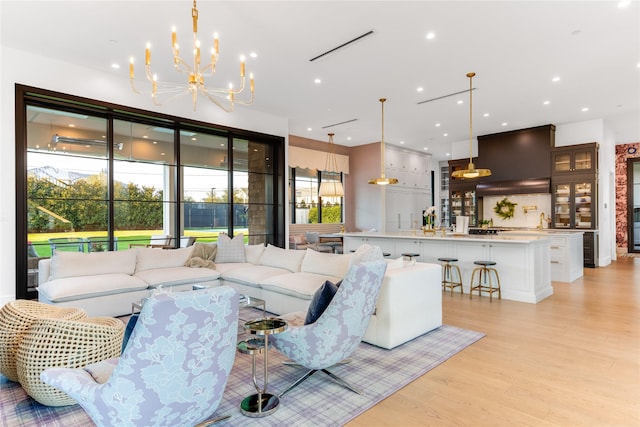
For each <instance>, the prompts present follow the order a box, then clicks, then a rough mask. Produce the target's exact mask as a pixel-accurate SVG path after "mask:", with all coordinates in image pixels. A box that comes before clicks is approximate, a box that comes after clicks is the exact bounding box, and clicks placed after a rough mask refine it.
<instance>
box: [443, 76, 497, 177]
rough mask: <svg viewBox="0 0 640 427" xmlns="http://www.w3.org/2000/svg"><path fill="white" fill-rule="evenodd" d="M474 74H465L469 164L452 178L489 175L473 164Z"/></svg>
mask: <svg viewBox="0 0 640 427" xmlns="http://www.w3.org/2000/svg"><path fill="white" fill-rule="evenodd" d="M475 75H476V73H467V77H469V164H468V165H467V168H466V169H460V170H457V171H454V172H453V173H452V174H451V176H452V177H453V178H465V179H469V178H479V177H481V176H489V175H491V171H490V170H489V169H476V166H475V165H474V164H473V148H472V147H473V77H474V76H475Z"/></svg>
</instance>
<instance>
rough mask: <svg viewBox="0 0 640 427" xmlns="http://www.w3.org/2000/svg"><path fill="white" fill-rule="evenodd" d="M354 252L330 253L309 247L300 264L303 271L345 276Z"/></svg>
mask: <svg viewBox="0 0 640 427" xmlns="http://www.w3.org/2000/svg"><path fill="white" fill-rule="evenodd" d="M352 255H353V254H344V255H343V254H329V253H324V252H318V251H314V250H313V249H307V250H306V253H305V255H304V259H303V260H302V265H301V266H300V271H302V272H303V273H316V274H325V275H327V274H328V275H329V276H336V277H344V275H345V274H347V270H348V269H349V261H350V260H351V257H352Z"/></svg>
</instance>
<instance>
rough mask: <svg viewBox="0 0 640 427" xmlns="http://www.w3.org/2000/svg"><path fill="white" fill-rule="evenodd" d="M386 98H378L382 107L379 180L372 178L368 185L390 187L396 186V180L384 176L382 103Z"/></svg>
mask: <svg viewBox="0 0 640 427" xmlns="http://www.w3.org/2000/svg"><path fill="white" fill-rule="evenodd" d="M386 100H387V98H380V105H381V106H382V138H381V139H380V178H372V179H370V180H369V184H378V185H390V184H397V183H398V178H387V177H386V176H385V174H384V102H385V101H386Z"/></svg>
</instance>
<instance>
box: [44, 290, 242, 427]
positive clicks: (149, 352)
mask: <svg viewBox="0 0 640 427" xmlns="http://www.w3.org/2000/svg"><path fill="white" fill-rule="evenodd" d="M237 325H238V294H237V293H236V291H234V290H233V289H232V288H230V287H227V286H222V287H217V288H212V289H205V290H198V291H189V292H173V293H167V294H158V295H155V296H153V297H151V298H150V299H149V300H148V301H147V302H146V303H145V305H144V307H143V309H142V311H141V312H140V318H139V320H138V322H137V323H136V326H135V328H134V329H133V332H132V334H131V338H130V339H129V343H128V344H127V347H126V349H125V350H124V352H123V353H122V355H121V357H120V358H119V360H118V363H117V365H115V368H113V373H112V375H111V377H110V378H109V379H108V381H107V382H106V383H104V384H99V383H97V382H96V381H95V380H94V378H93V377H92V376H91V374H90V372H88V371H87V370H85V369H65V368H52V369H47V370H46V371H44V372H43V373H42V374H41V379H42V381H44V382H45V383H47V384H50V385H52V386H54V387H56V388H58V389H60V390H62V391H64V392H65V393H67V394H68V395H69V396H71V397H73V398H74V399H75V400H76V401H77V402H78V403H79V404H80V405H81V406H82V407H83V408H84V410H85V411H86V412H87V414H88V415H89V416H90V417H91V418H92V419H93V421H94V422H95V423H96V425H98V426H193V425H195V424H197V423H199V422H202V421H203V420H205V419H207V418H208V417H210V416H211V415H212V414H213V412H214V411H215V410H216V408H217V407H218V405H219V403H220V400H221V398H222V394H223V392H224V389H225V386H226V384H227V379H228V377H229V373H230V371H231V368H232V366H233V361H234V359H235V354H236V342H237V333H238V329H237V328H238V326H237ZM112 364H113V363H112ZM94 368H95V367H94Z"/></svg>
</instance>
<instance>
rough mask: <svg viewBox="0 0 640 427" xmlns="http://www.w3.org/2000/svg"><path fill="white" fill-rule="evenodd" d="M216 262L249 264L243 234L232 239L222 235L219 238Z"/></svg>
mask: <svg viewBox="0 0 640 427" xmlns="http://www.w3.org/2000/svg"><path fill="white" fill-rule="evenodd" d="M214 262H215V263H216V264H217V263H219V262H247V257H246V255H245V253H244V235H242V233H241V234H238V235H237V236H235V237H234V238H233V239H231V238H230V237H229V236H227V235H226V234H223V233H221V234H220V235H219V236H218V252H217V253H216V260H215V261H214Z"/></svg>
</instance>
